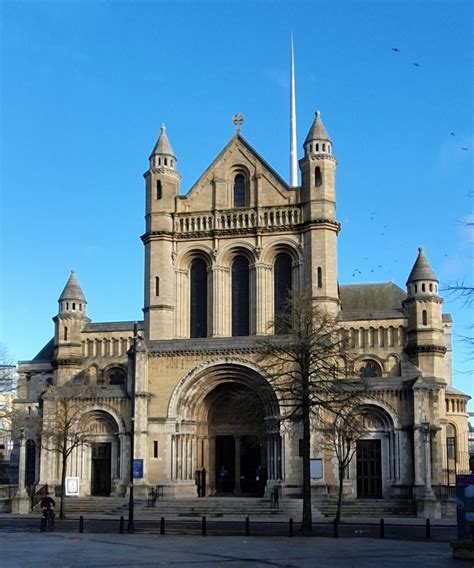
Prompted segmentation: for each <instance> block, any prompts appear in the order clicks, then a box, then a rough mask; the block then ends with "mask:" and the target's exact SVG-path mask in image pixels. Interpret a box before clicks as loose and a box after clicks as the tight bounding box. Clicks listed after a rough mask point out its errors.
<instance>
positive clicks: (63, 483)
mask: <svg viewBox="0 0 474 568" xmlns="http://www.w3.org/2000/svg"><path fill="white" fill-rule="evenodd" d="M62 459H63V463H62V467H61V505H60V506H59V517H60V518H61V519H64V518H65V516H66V515H65V512H64V508H65V502H64V496H65V493H66V466H67V455H66V452H62Z"/></svg>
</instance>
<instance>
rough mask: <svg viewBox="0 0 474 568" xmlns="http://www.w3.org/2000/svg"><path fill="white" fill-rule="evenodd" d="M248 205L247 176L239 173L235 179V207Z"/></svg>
mask: <svg viewBox="0 0 474 568" xmlns="http://www.w3.org/2000/svg"><path fill="white" fill-rule="evenodd" d="M246 205H247V191H246V187H245V177H244V176H243V175H242V174H237V175H236V176H235V179H234V207H245V206H246Z"/></svg>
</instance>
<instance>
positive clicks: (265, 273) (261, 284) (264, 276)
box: [255, 262, 273, 335]
mask: <svg viewBox="0 0 474 568" xmlns="http://www.w3.org/2000/svg"><path fill="white" fill-rule="evenodd" d="M271 273H272V265H271V264H265V263H264V262H256V263H255V305H256V310H255V333H256V334H257V335H265V334H268V333H269V332H270V330H269V329H268V325H269V323H270V321H272V319H273V315H272V314H270V306H271V305H273V300H272V295H273V283H272V282H271V278H270V276H271Z"/></svg>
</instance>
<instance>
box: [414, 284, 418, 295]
mask: <svg viewBox="0 0 474 568" xmlns="http://www.w3.org/2000/svg"><path fill="white" fill-rule="evenodd" d="M417 292H418V284H415V294H416V293H417Z"/></svg>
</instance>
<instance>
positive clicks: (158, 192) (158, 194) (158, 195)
mask: <svg viewBox="0 0 474 568" xmlns="http://www.w3.org/2000/svg"><path fill="white" fill-rule="evenodd" d="M162 197H163V189H162V186H161V180H159V179H157V180H156V199H161V198H162Z"/></svg>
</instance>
